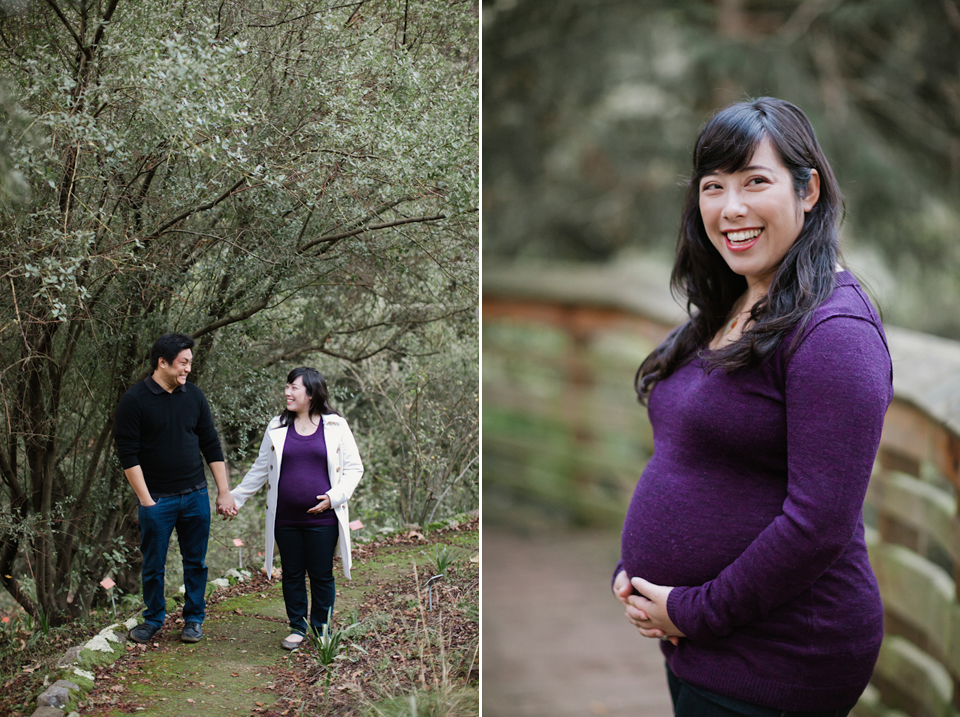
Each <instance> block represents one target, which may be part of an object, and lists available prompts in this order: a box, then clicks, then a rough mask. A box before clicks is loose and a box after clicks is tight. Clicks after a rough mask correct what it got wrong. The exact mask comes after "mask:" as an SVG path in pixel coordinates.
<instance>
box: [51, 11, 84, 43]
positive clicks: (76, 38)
mask: <svg viewBox="0 0 960 717" xmlns="http://www.w3.org/2000/svg"><path fill="white" fill-rule="evenodd" d="M47 5H49V6H50V7H51V8H52V9H53V11H54V12H55V13H56V15H57V17H58V18H60V22H62V23H63V26H64V27H65V28H67V30H69V31H70V34H71V35H72V36H73V41H74V42H75V43H77V49H78V50H80V52H83V42H82V41H81V40H80V36H79V35H77V33H76V31H75V30H74V29H73V27H72V26H71V25H70V22H69V21H68V20H67V18H66V16H65V15H64V14H63V11H62V10H60V8H59V7H58V6H57V3H56V2H54V0H47Z"/></svg>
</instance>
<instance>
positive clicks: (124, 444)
mask: <svg viewBox="0 0 960 717" xmlns="http://www.w3.org/2000/svg"><path fill="white" fill-rule="evenodd" d="M140 414H141V407H140V404H139V402H137V401H136V400H135V399H134V397H133V395H132V394H131V393H130V392H128V393H125V394H124V395H123V397H122V398H121V399H120V403H119V404H117V409H116V411H115V413H114V424H113V439H114V441H115V442H116V444H117V455H118V456H119V458H120V465H121V466H123V469H124V470H127V469H128V468H133V467H134V466H138V465H140Z"/></svg>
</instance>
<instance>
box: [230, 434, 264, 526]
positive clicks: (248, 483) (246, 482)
mask: <svg viewBox="0 0 960 717" xmlns="http://www.w3.org/2000/svg"><path fill="white" fill-rule="evenodd" d="M272 447H273V442H272V441H271V440H270V426H269V425H268V426H267V430H265V431H264V432H263V440H262V441H260V452H259V453H258V454H257V460H255V461H254V462H253V465H252V466H251V467H250V470H248V471H247V473H246V475H245V476H243V480H242V481H240V484H239V485H238V486H237V487H236V488H234V489H233V490H231V491H230V495H232V496H233V499H234V500H235V501H236V502H237V508H238V509H239V508H242V507H243V504H244V503H246V502H247V500H248V499H249V498H250V496H252V495H253V494H254V493H256V492H257V491H258V490H260V489H261V488H262V487H263V484H264V483H266V482H267V478H268V477H269V471H268V468H267V467H268V466H269V464H270V449H271V448H272Z"/></svg>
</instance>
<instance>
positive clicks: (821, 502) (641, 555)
mask: <svg viewBox="0 0 960 717" xmlns="http://www.w3.org/2000/svg"><path fill="white" fill-rule="evenodd" d="M892 395H893V388H892V367H891V362H890V354H889V352H888V350H887V346H886V337H885V335H884V332H883V328H882V326H881V324H880V319H879V317H878V316H877V313H876V311H875V310H874V308H873V306H872V305H871V303H870V301H869V299H868V298H867V297H866V295H865V294H864V292H863V290H862V289H861V288H860V286H859V284H858V283H857V282H856V280H855V279H854V278H853V277H852V276H851V275H850V274H849V273H847V272H841V273H839V274H837V286H836V289H835V290H834V292H833V294H832V295H831V297H830V298H829V299H828V300H827V301H826V302H825V303H824V304H823V305H822V306H821V307H820V308H818V309H817V310H816V311H815V312H814V314H813V315H812V316H811V317H810V320H809V321H808V322H807V323H806V325H805V326H803V327H798V328H797V329H794V331H793V332H792V333H791V334H790V335H788V336H787V337H785V339H784V341H783V342H782V344H781V346H780V347H779V349H778V350H777V351H776V352H775V353H774V354H773V355H772V356H771V357H770V358H769V359H768V360H767V361H765V362H764V363H763V364H762V365H761V366H759V367H756V368H753V369H745V370H740V371H735V372H734V373H732V374H727V373H725V372H724V371H723V370H722V369H718V370H714V371H711V372H706V371H705V370H704V366H703V361H702V359H701V358H693V359H692V360H691V361H690V362H689V363H687V364H686V365H685V366H683V367H682V368H681V369H679V370H678V371H676V372H675V373H674V374H673V375H672V376H670V377H669V378H667V379H666V380H664V381H661V382H660V383H658V384H657V385H656V386H655V387H654V389H653V392H652V394H651V396H650V401H649V415H650V421H651V423H652V424H653V433H654V455H653V457H652V458H651V460H650V462H649V463H648V464H647V466H646V468H645V469H644V471H643V474H642V475H641V476H640V480H639V481H638V483H637V487H636V491H635V492H634V495H633V499H632V501H631V503H630V507H629V509H628V511H627V515H626V519H625V520H624V525H623V537H622V547H621V562H620V564H619V565H618V567H617V572H619V571H620V570H626V572H627V574H628V575H629V576H630V577H634V576H638V577H642V578H644V579H646V580H649V581H651V582H653V583H656V584H659V585H669V586H676V587H675V589H674V590H673V591H672V592H671V593H670V597H669V598H668V601H667V611H668V613H669V615H670V618H671V619H672V620H673V622H674V624H675V625H676V626H677V627H678V628H679V629H680V630H681V631H682V632H683V633H684V634H685V635H687V637H686V638H684V639H681V640H680V645H679V646H678V647H674V646H673V645H672V644H670V643H663V644H662V645H661V649H662V650H663V653H664V655H665V657H666V660H667V663H668V664H669V665H670V669H671V670H673V672H674V673H675V674H676V675H677V676H678V677H680V678H681V679H683V680H686V681H687V682H689V683H690V684H692V685H694V686H695V687H701V688H703V689H706V690H711V691H713V692H716V693H719V694H722V695H727V696H729V697H734V698H737V699H741V700H746V701H748V702H753V703H756V704H760V705H764V706H766V707H772V708H775V709H781V710H787V711H818V710H832V709H840V708H844V707H849V706H850V705H852V704H854V703H855V702H856V701H857V698H858V697H859V696H860V694H861V692H862V691H863V689H864V687H866V685H867V682H868V680H869V679H870V675H871V673H872V671H873V667H874V664H875V663H876V659H877V655H878V653H879V650H880V642H881V639H882V637H883V607H882V605H881V602H880V594H879V591H878V589H877V583H876V579H875V578H874V575H873V571H872V570H871V568H870V563H869V561H868V558H867V547H866V544H865V542H864V528H863V518H862V508H863V498H864V494H865V492H866V489H867V482H868V480H869V478H870V472H871V469H872V467H873V461H874V458H875V456H876V453H877V448H878V446H879V442H880V431H881V427H882V425H883V417H884V414H885V412H886V409H887V406H888V405H889V403H890V400H891V398H892Z"/></svg>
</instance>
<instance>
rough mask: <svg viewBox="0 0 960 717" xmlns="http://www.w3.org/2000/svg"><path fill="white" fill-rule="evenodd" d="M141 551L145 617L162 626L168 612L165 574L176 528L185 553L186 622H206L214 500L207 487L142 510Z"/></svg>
mask: <svg viewBox="0 0 960 717" xmlns="http://www.w3.org/2000/svg"><path fill="white" fill-rule="evenodd" d="M139 517H140V552H141V553H143V604H144V605H146V606H147V609H146V610H144V611H143V621H144V622H146V623H148V624H150V625H153V626H154V627H160V626H161V625H163V620H164V618H165V617H166V616H167V610H166V599H165V598H164V594H163V587H164V586H163V578H164V574H165V572H166V566H167V548H168V547H169V545H170V536H171V535H172V534H173V531H174V529H176V531H177V542H178V543H179V544H180V554H181V555H182V556H183V584H184V587H185V589H186V600H185V601H184V604H183V621H184V622H199V623H202V622H203V618H204V615H205V614H206V612H205V610H206V601H205V600H204V593H205V591H206V589H207V565H206V563H205V562H204V561H205V560H206V558H207V540H208V539H209V538H210V500H209V498H208V497H207V489H206V488H201V489H200V490H195V491H193V492H192V493H185V494H184V495H173V496H167V497H165V498H158V499H157V503H156V505H151V506H150V507H149V508H144V507H143V506H142V505H141V506H140V510H139Z"/></svg>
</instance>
